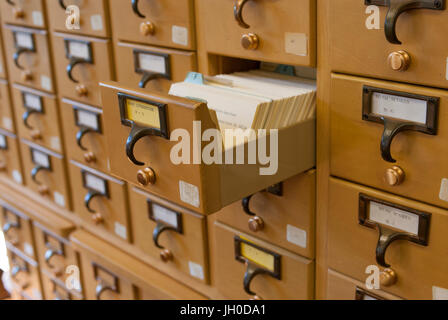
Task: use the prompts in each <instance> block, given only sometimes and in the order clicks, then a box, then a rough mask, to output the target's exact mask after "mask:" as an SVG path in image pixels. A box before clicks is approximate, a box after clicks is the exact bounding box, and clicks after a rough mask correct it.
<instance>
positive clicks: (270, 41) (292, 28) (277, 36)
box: [196, 0, 316, 66]
mask: <svg viewBox="0 0 448 320" xmlns="http://www.w3.org/2000/svg"><path fill="white" fill-rule="evenodd" d="M234 3H235V1H234V0H199V1H198V2H197V4H196V10H197V12H196V14H197V16H198V19H197V20H198V25H199V29H202V30H206V32H204V31H201V32H203V34H202V37H203V39H202V40H201V41H202V42H203V44H202V47H203V48H201V50H205V52H207V53H212V54H220V55H225V56H232V57H239V58H246V59H252V60H260V61H267V62H275V63H283V64H290V65H303V66H315V63H316V1H315V0H286V1H272V0H268V1H248V2H247V4H246V5H245V7H244V10H243V17H244V20H245V21H246V23H247V24H249V25H250V28H249V29H245V28H243V27H241V26H239V25H238V23H237V21H236V20H235V17H234V10H233V6H234ZM291 12H294V14H291ZM249 34H254V35H256V36H258V38H259V45H258V48H256V49H254V50H249V49H245V48H243V46H242V37H243V36H244V35H249Z"/></svg>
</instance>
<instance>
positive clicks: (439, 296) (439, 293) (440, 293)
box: [432, 286, 448, 300]
mask: <svg viewBox="0 0 448 320" xmlns="http://www.w3.org/2000/svg"><path fill="white" fill-rule="evenodd" d="M432 299H433V300H448V289H444V288H440V287H436V286H434V287H432Z"/></svg>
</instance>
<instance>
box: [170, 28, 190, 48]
mask: <svg viewBox="0 0 448 320" xmlns="http://www.w3.org/2000/svg"><path fill="white" fill-rule="evenodd" d="M171 31H172V41H173V42H174V43H176V44H180V45H182V46H188V29H187V28H185V27H179V26H173V28H172V30H171Z"/></svg>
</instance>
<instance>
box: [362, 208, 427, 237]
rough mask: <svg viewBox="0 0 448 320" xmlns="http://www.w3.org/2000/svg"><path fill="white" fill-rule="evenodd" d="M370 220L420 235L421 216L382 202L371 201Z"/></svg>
mask: <svg viewBox="0 0 448 320" xmlns="http://www.w3.org/2000/svg"><path fill="white" fill-rule="evenodd" d="M369 216H370V220H372V221H374V222H378V223H380V224H383V225H385V226H389V227H392V228H396V229H399V230H403V231H406V232H409V233H411V234H414V235H418V227H419V222H420V219H419V216H418V215H416V214H414V213H411V212H407V211H404V210H400V209H397V208H393V207H390V206H387V205H384V204H381V203H377V202H373V201H371V202H370V214H369Z"/></svg>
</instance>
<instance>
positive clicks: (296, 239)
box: [286, 224, 307, 248]
mask: <svg viewBox="0 0 448 320" xmlns="http://www.w3.org/2000/svg"><path fill="white" fill-rule="evenodd" d="M286 240H288V242H291V243H293V244H295V245H297V246H299V247H301V248H306V247H307V238H306V231H305V230H302V229H299V228H297V227H294V226H291V225H289V224H288V225H287V227H286Z"/></svg>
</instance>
